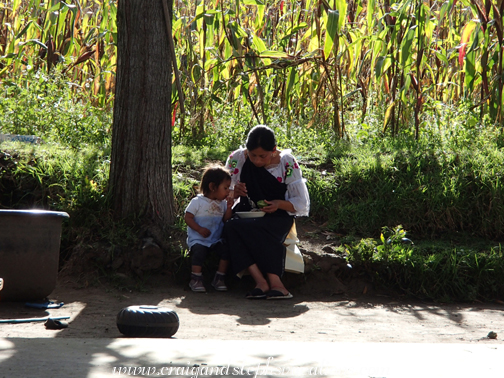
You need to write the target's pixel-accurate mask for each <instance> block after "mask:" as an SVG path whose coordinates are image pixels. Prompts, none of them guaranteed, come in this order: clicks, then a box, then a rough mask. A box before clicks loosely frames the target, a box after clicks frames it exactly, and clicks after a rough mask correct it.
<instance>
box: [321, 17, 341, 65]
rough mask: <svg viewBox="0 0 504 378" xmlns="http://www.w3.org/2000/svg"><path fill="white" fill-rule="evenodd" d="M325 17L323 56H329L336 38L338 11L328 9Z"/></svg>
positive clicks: (326, 57)
mask: <svg viewBox="0 0 504 378" xmlns="http://www.w3.org/2000/svg"><path fill="white" fill-rule="evenodd" d="M327 15H328V18H327V29H326V40H325V43H324V57H325V59H328V58H329V55H330V54H331V51H332V49H333V46H334V41H335V40H336V38H338V19H339V11H337V10H329V11H328V14H327Z"/></svg>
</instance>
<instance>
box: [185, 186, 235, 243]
mask: <svg viewBox="0 0 504 378" xmlns="http://www.w3.org/2000/svg"><path fill="white" fill-rule="evenodd" d="M226 210H227V202H226V201H219V200H211V199H210V198H207V197H205V196H204V195H203V194H198V195H197V196H196V197H194V198H193V199H192V200H191V202H190V203H189V205H187V207H186V209H185V212H186V213H191V214H192V215H194V220H195V221H196V223H198V224H199V225H200V226H201V227H205V228H208V229H209V230H210V232H211V234H210V236H209V237H207V238H205V237H203V236H201V235H200V234H199V233H198V232H196V231H195V230H193V229H192V228H191V227H189V226H187V245H188V246H189V248H191V247H192V246H193V245H194V244H201V245H204V246H205V247H210V246H211V245H212V244H215V243H217V242H218V241H220V240H221V235H222V228H223V227H224V222H223V221H222V218H223V217H224V214H225V213H226Z"/></svg>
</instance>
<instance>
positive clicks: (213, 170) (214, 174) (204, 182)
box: [199, 164, 231, 195]
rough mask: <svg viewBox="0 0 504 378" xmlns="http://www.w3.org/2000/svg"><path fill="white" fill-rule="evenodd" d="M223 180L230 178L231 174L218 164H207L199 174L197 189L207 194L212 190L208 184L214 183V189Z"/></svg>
mask: <svg viewBox="0 0 504 378" xmlns="http://www.w3.org/2000/svg"><path fill="white" fill-rule="evenodd" d="M224 180H231V175H230V174H229V172H228V171H227V169H226V168H224V167H223V166H222V165H220V164H210V165H207V166H206V167H205V170H204V171H203V175H202V176H201V183H200V186H199V191H200V193H202V194H203V195H207V194H209V193H210V192H211V191H212V190H211V189H210V184H214V186H215V189H217V187H218V186H219V185H220V184H222V182H223V181H224Z"/></svg>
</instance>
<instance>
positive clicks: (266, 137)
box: [245, 125, 276, 151]
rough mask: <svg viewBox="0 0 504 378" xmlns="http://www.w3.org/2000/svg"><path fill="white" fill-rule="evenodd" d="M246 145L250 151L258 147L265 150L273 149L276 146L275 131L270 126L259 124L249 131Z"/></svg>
mask: <svg viewBox="0 0 504 378" xmlns="http://www.w3.org/2000/svg"><path fill="white" fill-rule="evenodd" d="M245 146H246V147H247V150H249V151H252V150H255V149H256V148H258V147H261V148H262V149H263V150H264V151H273V150H274V149H275V146H276V138H275V133H274V132H273V130H271V129H270V128H269V127H268V126H265V125H257V126H255V127H254V128H253V129H252V130H250V131H249V133H248V136H247V142H246V143H245Z"/></svg>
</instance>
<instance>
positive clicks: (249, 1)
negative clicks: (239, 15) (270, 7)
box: [243, 0, 264, 5]
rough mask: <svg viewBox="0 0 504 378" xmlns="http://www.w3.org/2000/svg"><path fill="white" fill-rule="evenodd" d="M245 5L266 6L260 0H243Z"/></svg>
mask: <svg viewBox="0 0 504 378" xmlns="http://www.w3.org/2000/svg"><path fill="white" fill-rule="evenodd" d="M243 4H244V5H264V3H263V2H262V1H260V0H243Z"/></svg>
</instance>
